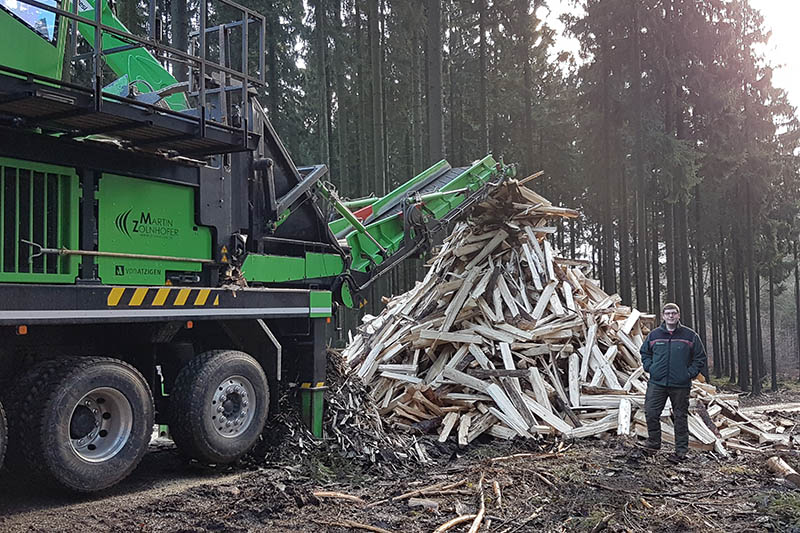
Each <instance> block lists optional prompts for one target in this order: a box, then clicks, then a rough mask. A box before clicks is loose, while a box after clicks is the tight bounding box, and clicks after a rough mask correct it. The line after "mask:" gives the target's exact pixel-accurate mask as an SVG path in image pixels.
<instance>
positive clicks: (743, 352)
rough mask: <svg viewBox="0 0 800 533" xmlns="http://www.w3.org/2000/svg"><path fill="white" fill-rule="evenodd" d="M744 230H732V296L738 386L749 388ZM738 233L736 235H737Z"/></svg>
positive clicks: (743, 388) (745, 389)
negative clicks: (741, 237)
mask: <svg viewBox="0 0 800 533" xmlns="http://www.w3.org/2000/svg"><path fill="white" fill-rule="evenodd" d="M743 233H744V232H739V231H736V230H734V234H733V250H734V252H733V255H734V266H733V280H734V281H733V288H734V290H733V297H734V300H735V301H736V353H737V355H738V356H739V381H738V383H739V387H741V388H742V390H744V391H749V390H750V367H749V358H748V342H747V295H746V293H745V269H746V268H747V266H746V265H745V258H744V252H743V250H742V244H741V242H739V238H738V235H742V234H743ZM737 234H738V235H737Z"/></svg>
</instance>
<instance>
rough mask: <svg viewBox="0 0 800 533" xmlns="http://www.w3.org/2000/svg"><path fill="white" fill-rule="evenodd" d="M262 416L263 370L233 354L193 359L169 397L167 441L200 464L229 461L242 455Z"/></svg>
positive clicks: (208, 354)
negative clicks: (168, 434) (170, 435)
mask: <svg viewBox="0 0 800 533" xmlns="http://www.w3.org/2000/svg"><path fill="white" fill-rule="evenodd" d="M248 390H249V392H248ZM242 392H244V393H245V394H242ZM268 414H269V385H268V382H267V377H266V375H265V374H264V370H263V369H262V368H261V365H259V364H258V361H256V360H255V359H254V358H253V357H251V356H249V355H247V354H246V353H244V352H239V351H235V350H213V351H209V352H205V353H202V354H200V355H198V356H197V357H195V358H194V359H192V360H191V361H189V362H188V363H187V364H186V366H184V367H183V368H182V369H181V371H180V372H179V373H178V378H177V379H176V381H175V386H174V387H173V390H172V392H171V393H170V433H171V434H172V439H173V440H174V441H175V444H176V445H177V446H178V449H179V450H180V452H181V453H182V454H184V455H185V456H187V457H189V458H192V459H197V460H198V461H201V462H204V463H212V464H225V463H231V462H233V461H236V460H237V459H238V458H240V457H241V456H242V455H244V454H245V453H247V451H248V450H249V449H250V448H251V447H252V446H253V445H254V444H255V443H256V441H257V440H258V437H259V435H260V434H261V431H262V430H263V428H264V423H265V421H266V419H267V415H268ZM226 415H227V416H226ZM237 422H239V423H238V424H237Z"/></svg>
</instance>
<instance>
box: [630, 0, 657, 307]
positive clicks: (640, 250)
mask: <svg viewBox="0 0 800 533" xmlns="http://www.w3.org/2000/svg"><path fill="white" fill-rule="evenodd" d="M639 5H640V3H639V1H638V0H631V7H632V12H633V23H632V30H633V31H632V32H631V35H632V36H633V46H632V50H633V55H634V57H633V76H632V79H633V108H634V111H633V121H634V136H635V139H634V152H633V168H634V175H633V180H634V183H635V186H636V200H635V206H636V207H635V216H634V227H635V233H636V243H637V246H636V255H635V258H634V260H635V265H634V267H635V268H634V276H635V277H636V305H637V306H638V307H639V308H644V307H645V305H646V298H647V286H646V278H647V273H646V272H647V262H646V261H647V259H646V257H645V256H646V255H647V254H646V251H645V243H646V242H647V233H646V229H645V220H646V213H645V186H646V182H645V175H644V142H643V133H642V48H641V44H640V41H639V38H640V33H639V28H640V25H639ZM653 311H655V310H653Z"/></svg>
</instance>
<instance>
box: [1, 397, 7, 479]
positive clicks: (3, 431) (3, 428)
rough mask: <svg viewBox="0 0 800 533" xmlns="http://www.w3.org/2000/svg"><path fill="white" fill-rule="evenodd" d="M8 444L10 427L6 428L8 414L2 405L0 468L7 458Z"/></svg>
mask: <svg viewBox="0 0 800 533" xmlns="http://www.w3.org/2000/svg"><path fill="white" fill-rule="evenodd" d="M7 442H8V426H6V412H5V411H4V410H3V404H2V403H0V468H3V459H5V456H6V443H7Z"/></svg>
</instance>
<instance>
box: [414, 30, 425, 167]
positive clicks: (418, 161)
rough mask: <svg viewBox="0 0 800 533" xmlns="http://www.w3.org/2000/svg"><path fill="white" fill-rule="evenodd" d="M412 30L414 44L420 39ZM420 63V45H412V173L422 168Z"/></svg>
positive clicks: (422, 128)
mask: <svg viewBox="0 0 800 533" xmlns="http://www.w3.org/2000/svg"><path fill="white" fill-rule="evenodd" d="M412 31H413V32H414V33H413V39H414V40H415V41H416V43H415V44H417V45H418V44H419V41H420V40H421V39H420V38H419V33H418V32H417V31H416V30H412ZM421 64H422V60H421V58H420V47H419V46H412V47H411V67H412V68H411V96H412V99H413V104H412V108H411V143H412V151H411V160H412V161H413V165H414V173H417V172H419V171H420V170H422V168H423V162H422V161H423V155H422V153H423V149H422V138H423V133H422V132H423V131H424V130H425V127H424V124H423V123H422V80H421V78H420V69H421Z"/></svg>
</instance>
